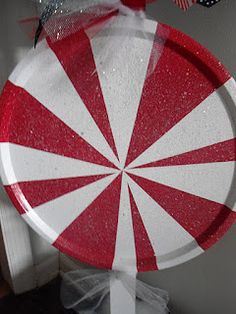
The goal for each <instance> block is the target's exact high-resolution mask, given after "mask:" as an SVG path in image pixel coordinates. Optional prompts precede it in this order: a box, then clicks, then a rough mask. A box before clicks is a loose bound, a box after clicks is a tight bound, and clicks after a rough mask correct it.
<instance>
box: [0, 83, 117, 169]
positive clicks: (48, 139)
mask: <svg viewBox="0 0 236 314" xmlns="http://www.w3.org/2000/svg"><path fill="white" fill-rule="evenodd" d="M1 103H2V105H1V106H0V108H1V109H0V129H1V132H0V142H10V143H15V144H19V145H23V146H26V147H32V148H36V149H39V150H43V151H46V152H51V153H55V154H58V155H63V156H66V157H71V158H76V159H80V160H83V161H88V162H91V163H95V164H100V165H103V166H107V167H113V168H114V167H115V166H114V165H113V164H112V163H111V162H110V161H108V160H107V159H106V158H105V157H103V156H102V155H101V154H100V153H99V152H98V151H97V150H95V149H94V148H93V147H92V146H91V145H90V144H88V143H87V142H86V141H85V140H83V139H82V138H81V137H80V136H79V135H78V134H77V133H76V132H74V131H73V130H72V129H70V128H69V127H68V126H67V125H66V124H65V123H64V122H62V121H61V120H60V119H59V118H57V117H56V116H55V115H54V114H53V113H52V112H50V111H49V110H48V109H46V108H45V107H44V106H43V105H42V104H41V103H39V102H38V101H37V100H36V99H35V98H34V97H32V96H31V95H30V94H29V93H27V92H26V91H25V90H24V89H23V88H21V87H17V86H15V85H13V84H12V83H11V82H7V84H6V86H5V88H4V92H3V94H2V97H1Z"/></svg>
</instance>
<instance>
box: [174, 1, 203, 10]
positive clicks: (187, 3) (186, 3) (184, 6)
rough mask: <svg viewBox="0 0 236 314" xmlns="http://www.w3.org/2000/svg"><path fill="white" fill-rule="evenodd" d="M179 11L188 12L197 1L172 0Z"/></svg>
mask: <svg viewBox="0 0 236 314" xmlns="http://www.w3.org/2000/svg"><path fill="white" fill-rule="evenodd" d="M173 1H174V2H175V3H176V4H177V5H178V6H179V7H180V8H181V9H183V10H185V11H186V10H188V8H190V7H191V6H192V5H193V4H195V3H196V2H197V0H173Z"/></svg>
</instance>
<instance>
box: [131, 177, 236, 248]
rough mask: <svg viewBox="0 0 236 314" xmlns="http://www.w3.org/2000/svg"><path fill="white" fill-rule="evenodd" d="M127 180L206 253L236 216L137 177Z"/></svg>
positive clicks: (226, 209) (190, 195)
mask: <svg viewBox="0 0 236 314" xmlns="http://www.w3.org/2000/svg"><path fill="white" fill-rule="evenodd" d="M130 176H131V177H132V179H133V180H134V181H135V182H136V183H137V184H139V185H140V186H141V187H142V188H143V189H144V190H145V191H146V192H147V193H148V194H149V195H150V196H151V197H152V198H153V199H154V200H155V201H156V202H157V203H158V204H159V205H160V206H161V207H162V208H163V209H164V210H165V211H166V212H168V214H169V215H171V216H172V217H173V218H174V219H175V220H176V221H177V222H178V223H179V224H180V225H181V226H182V227H183V228H184V229H185V230H187V231H188V233H189V234H191V235H192V236H193V237H194V238H195V239H196V241H197V242H198V244H199V246H201V247H202V248H203V249H205V250H206V249H208V248H209V247H211V246H212V245H213V244H214V243H216V242H217V241H218V240H219V238H221V237H222V236H223V235H224V233H225V232H226V231H227V230H228V229H229V228H230V226H231V225H232V224H233V223H234V222H235V220H236V213H235V212H233V211H232V210H231V209H229V208H228V207H227V206H225V205H222V204H219V203H216V202H213V201H210V200H207V199H204V198H201V197H198V196H196V195H192V194H189V193H186V192H183V191H180V190H177V189H174V188H172V187H169V186H166V185H163V184H160V183H156V182H153V181H150V180H147V179H144V178H141V177H138V176H134V175H130ZM170 232H171V230H170ZM176 236H178V235H176Z"/></svg>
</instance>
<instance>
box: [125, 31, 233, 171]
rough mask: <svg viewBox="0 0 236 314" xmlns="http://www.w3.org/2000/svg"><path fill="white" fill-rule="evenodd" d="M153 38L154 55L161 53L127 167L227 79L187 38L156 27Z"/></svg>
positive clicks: (148, 85)
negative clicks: (161, 50) (154, 37)
mask: <svg viewBox="0 0 236 314" xmlns="http://www.w3.org/2000/svg"><path fill="white" fill-rule="evenodd" d="M156 36H157V37H156V40H155V42H154V45H153V53H155V52H156V51H159V50H160V49H162V48H163V53H162V55H161V57H160V59H159V61H158V63H157V65H156V68H155V69H154V71H153V72H152V74H151V75H149V76H148V77H147V78H146V81H145V84H144V88H143V93H142V97H141V101H140V106H139V110H138V114H137V119H136V123H135V127H134V131H133V135H132V138H131V143H130V147H129V152H128V156H127V160H126V165H128V164H129V163H130V162H132V161H133V160H134V159H135V158H136V157H138V156H139V155H140V154H141V153H142V152H143V151H145V150H146V149H147V148H148V147H149V146H151V145H152V144H153V143H155V142H156V141H157V140H158V139H159V138H160V137H161V136H163V135H164V134H165V133H166V132H167V131H168V130H170V129H171V128H172V127H173V126H175V124H177V123H178V122H179V121H180V120H181V119H183V118H184V117H185V116H186V115H187V114H189V113H190V112H191V111H192V110H193V109H194V108H195V107H197V106H198V105H199V104H200V103H201V102H202V101H203V100H204V99H206V98H207V97H208V96H209V95H210V94H211V93H213V92H214V91H215V90H216V89H217V88H218V87H220V86H221V85H222V84H224V83H225V82H226V81H227V80H228V79H229V78H230V75H229V73H228V72H227V71H226V70H225V69H224V68H223V66H222V65H221V64H219V62H218V61H217V60H216V59H215V58H214V57H213V56H211V55H210V54H209V53H208V52H207V51H206V49H204V48H203V47H202V46H200V45H199V44H198V43H196V42H195V41H193V40H192V39H190V38H189V37H188V36H186V35H184V34H182V33H179V32H178V31H176V30H174V29H172V28H170V27H168V26H163V25H161V26H158V29H157V35H156ZM163 40H166V41H165V45H164V47H163ZM149 66H151V64H150V65H149ZM148 72H149V71H148ZM150 72H151V71H150Z"/></svg>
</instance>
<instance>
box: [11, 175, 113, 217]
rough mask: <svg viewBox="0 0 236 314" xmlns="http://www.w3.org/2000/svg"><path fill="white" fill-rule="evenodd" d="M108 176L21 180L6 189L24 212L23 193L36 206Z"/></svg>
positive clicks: (15, 203) (32, 205)
mask: <svg viewBox="0 0 236 314" xmlns="http://www.w3.org/2000/svg"><path fill="white" fill-rule="evenodd" d="M106 176H107V174H105V175H97V176H89V177H76V178H63V179H53V180H38V181H30V182H19V183H15V184H12V185H9V186H5V189H6V191H7V193H8V195H9V196H10V198H12V197H14V199H15V201H14V205H15V206H16V207H17V208H18V210H19V211H20V212H21V214H22V213H24V212H25V211H27V209H26V208H25V202H23V201H22V199H21V198H22V195H24V198H25V199H26V200H27V202H28V203H29V205H30V206H31V207H32V208H34V207H36V206H39V205H41V204H43V203H46V202H49V201H51V200H53V199H55V198H58V197H60V196H62V195H64V194H67V193H70V192H72V191H74V190H77V189H80V188H82V187H83V186H85V185H88V184H90V183H92V182H95V181H97V180H100V179H102V178H104V177H106ZM22 208H24V210H23V209H22Z"/></svg>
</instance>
